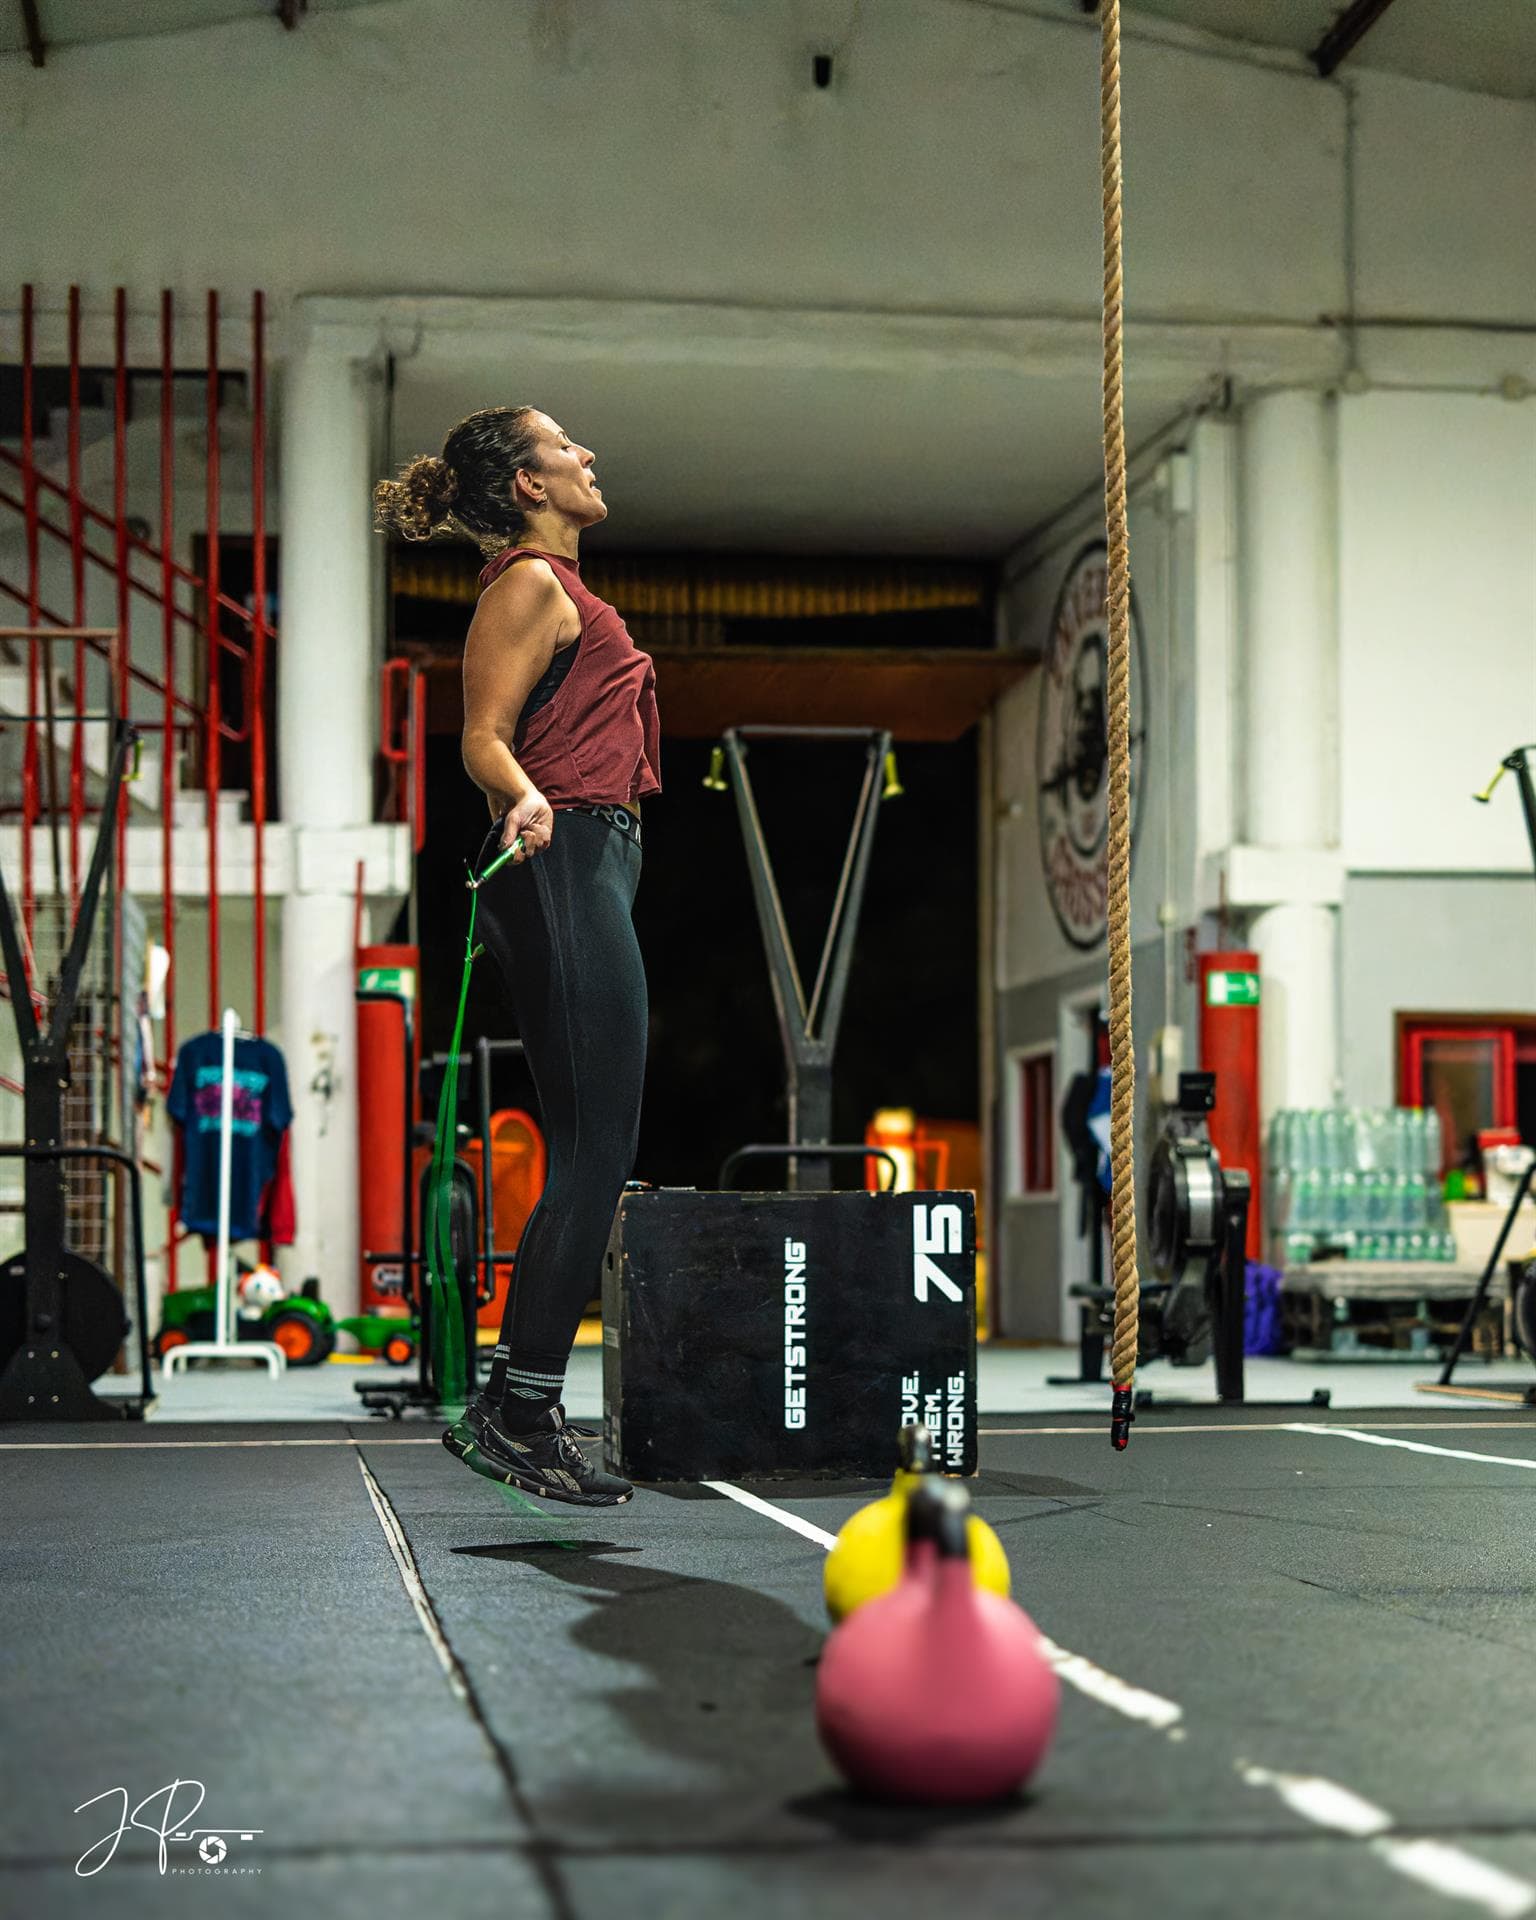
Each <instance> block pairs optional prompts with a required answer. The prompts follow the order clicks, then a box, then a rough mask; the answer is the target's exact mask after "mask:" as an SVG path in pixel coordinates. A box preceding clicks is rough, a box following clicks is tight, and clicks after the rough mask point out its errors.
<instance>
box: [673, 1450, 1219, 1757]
mask: <svg viewBox="0 0 1536 1920" xmlns="http://www.w3.org/2000/svg"><path fill="white" fill-rule="evenodd" d="M704 1485H705V1486H706V1487H713V1488H714V1490H715V1492H716V1493H723V1494H724V1495H725V1497H726V1499H727V1500H734V1501H736V1502H737V1503H738V1505H740V1506H743V1507H749V1508H750V1509H751V1510H752V1512H753V1513H760V1514H762V1515H764V1517H765V1518H767V1519H769V1520H777V1521H778V1523H779V1525H780V1526H781V1527H788V1528H789V1529H790V1531H791V1532H792V1533H798V1534H800V1535H802V1536H803V1537H804V1538H805V1539H807V1540H814V1541H815V1543H816V1545H817V1546H818V1547H833V1546H836V1544H837V1535H836V1534H835V1533H828V1532H827V1531H826V1530H825V1529H824V1528H822V1527H816V1526H812V1524H811V1522H810V1521H809V1520H802V1519H801V1518H800V1516H799V1514H798V1513H791V1512H790V1511H789V1510H788V1508H787V1507H776V1506H775V1505H774V1504H773V1502H772V1501H771V1500H760V1499H759V1498H758V1496H757V1495H756V1494H755V1493H748V1492H747V1490H746V1488H745V1487H738V1486H733V1485H732V1483H731V1482H730V1481H729V1480H706V1481H705V1482H704ZM1036 1631H1037V1632H1038V1631H1039V1629H1038V1628H1037V1629H1036ZM1040 1640H1041V1644H1042V1646H1043V1647H1044V1649H1045V1656H1046V1658H1047V1659H1048V1660H1049V1661H1050V1663H1051V1665H1052V1666H1053V1667H1054V1668H1055V1669H1056V1671H1057V1673H1058V1674H1059V1675H1060V1676H1061V1678H1062V1679H1063V1680H1065V1681H1066V1683H1067V1685H1068V1686H1071V1687H1076V1688H1077V1690H1078V1692H1079V1693H1086V1694H1087V1695H1088V1696H1089V1697H1090V1698H1091V1699H1094V1700H1097V1701H1098V1702H1099V1704H1100V1705H1101V1706H1105V1707H1110V1708H1112V1709H1113V1710H1114V1711H1115V1712H1116V1713H1120V1714H1124V1715H1125V1717H1126V1719H1128V1720H1139V1721H1140V1722H1141V1723H1142V1725H1143V1726H1149V1727H1156V1728H1157V1729H1158V1731H1159V1732H1161V1733H1167V1734H1168V1735H1169V1736H1170V1737H1174V1738H1178V1737H1182V1735H1177V1734H1175V1731H1174V1730H1175V1729H1176V1728H1177V1727H1178V1726H1179V1723H1180V1722H1181V1721H1182V1720H1183V1718H1184V1709H1183V1708H1182V1707H1180V1706H1178V1705H1176V1704H1175V1703H1174V1702H1173V1701H1172V1700H1164V1699H1163V1698H1162V1697H1161V1696H1160V1695H1158V1694H1155V1693H1148V1692H1147V1691H1146V1689H1145V1688H1144V1687H1133V1686H1132V1685H1131V1683H1130V1681H1128V1680H1122V1679H1120V1678H1119V1677H1118V1675H1116V1674H1113V1673H1109V1672H1107V1671H1106V1670H1105V1669H1104V1668H1103V1667H1096V1666H1095V1665H1094V1664H1093V1662H1092V1661H1091V1660H1089V1659H1087V1658H1085V1656H1084V1655H1082V1654H1080V1653H1072V1652H1070V1651H1069V1650H1068V1649H1067V1648H1066V1647H1059V1646H1057V1644H1056V1642H1055V1641H1054V1640H1051V1639H1048V1638H1047V1637H1046V1635H1045V1634H1043V1633H1042V1634H1041V1635H1040Z"/></svg>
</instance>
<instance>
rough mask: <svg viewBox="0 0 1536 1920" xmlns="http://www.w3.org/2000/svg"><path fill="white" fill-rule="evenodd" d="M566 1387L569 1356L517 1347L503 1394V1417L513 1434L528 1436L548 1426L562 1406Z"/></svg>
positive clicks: (510, 1356) (512, 1355) (513, 1350)
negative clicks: (561, 1400) (566, 1360)
mask: <svg viewBox="0 0 1536 1920" xmlns="http://www.w3.org/2000/svg"><path fill="white" fill-rule="evenodd" d="M564 1384H565V1356H564V1355H563V1354H558V1353H554V1354H551V1353H535V1352H534V1351H533V1350H532V1349H531V1348H528V1347H514V1348H513V1349H512V1350H511V1351H510V1352H509V1353H508V1355H507V1370H506V1377H505V1383H504V1385H503V1387H502V1394H501V1417H502V1421H503V1423H504V1425H505V1426H506V1427H507V1428H508V1429H509V1431H511V1432H513V1433H527V1432H529V1431H531V1430H532V1429H533V1428H535V1427H542V1426H545V1425H547V1424H548V1420H549V1414H550V1410H551V1409H552V1408H554V1407H557V1406H558V1405H559V1404H560V1393H561V1389H562V1388H563V1386H564Z"/></svg>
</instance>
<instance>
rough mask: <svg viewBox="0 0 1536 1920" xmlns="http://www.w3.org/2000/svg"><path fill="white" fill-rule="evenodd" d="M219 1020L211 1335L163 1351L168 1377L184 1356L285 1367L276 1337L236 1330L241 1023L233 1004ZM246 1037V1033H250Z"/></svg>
mask: <svg viewBox="0 0 1536 1920" xmlns="http://www.w3.org/2000/svg"><path fill="white" fill-rule="evenodd" d="M219 1024H220V1032H221V1033H222V1035H223V1039H224V1055H223V1065H222V1072H221V1075H220V1081H219V1238H218V1248H217V1251H216V1252H215V1254H214V1271H215V1274H216V1276H217V1279H216V1290H215V1295H214V1318H213V1325H214V1337H213V1338H212V1339H211V1340H189V1341H187V1342H186V1343H185V1344H184V1345H182V1346H179V1347H172V1348H171V1350H170V1351H169V1353H167V1354H166V1356H165V1359H164V1362H163V1367H164V1372H165V1376H166V1378H167V1379H169V1377H170V1376H171V1375H172V1374H173V1373H175V1372H176V1370H177V1368H178V1366H180V1365H184V1364H185V1363H186V1362H187V1361H188V1360H251V1361H254V1362H255V1363H256V1364H257V1365H259V1366H265V1367H266V1369H267V1372H268V1373H269V1374H270V1375H272V1376H273V1378H274V1379H275V1378H276V1377H277V1375H278V1374H280V1373H283V1372H285V1371H286V1369H287V1366H288V1356H287V1354H285V1353H284V1352H283V1350H282V1348H281V1347H280V1346H278V1345H277V1343H276V1342H275V1341H272V1340H241V1339H240V1338H239V1337H238V1335H237V1334H236V1331H235V1301H234V1290H233V1288H232V1287H231V1286H230V1284H229V1272H230V1258H229V1189H230V1169H231V1163H232V1160H233V1157H234V1134H235V1040H236V1038H237V1036H238V1035H239V1032H240V1023H239V1021H238V1019H237V1018H236V1015H235V1010H234V1008H233V1007H226V1008H225V1009H224V1018H223V1020H222V1021H221V1022H220V1023H219ZM245 1037H246V1038H247V1039H249V1038H251V1036H250V1035H249V1034H247V1035H246V1036H245Z"/></svg>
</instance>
